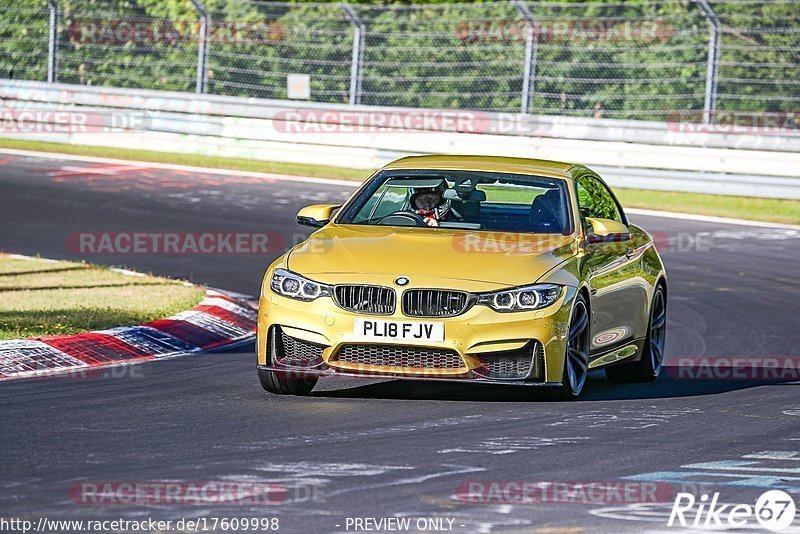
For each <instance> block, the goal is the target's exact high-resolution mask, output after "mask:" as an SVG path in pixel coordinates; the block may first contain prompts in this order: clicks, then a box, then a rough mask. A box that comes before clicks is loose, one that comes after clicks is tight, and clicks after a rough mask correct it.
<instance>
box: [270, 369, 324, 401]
mask: <svg viewBox="0 0 800 534" xmlns="http://www.w3.org/2000/svg"><path fill="white" fill-rule="evenodd" d="M293 374H294V373H292V372H291V371H289V372H285V371H267V370H265V369H259V370H258V381H259V382H261V387H262V388H264V390H265V391H269V392H270V393H275V394H277V395H308V394H309V393H311V390H312V389H314V386H315V385H317V378H316V377H302V376H292V375H293Z"/></svg>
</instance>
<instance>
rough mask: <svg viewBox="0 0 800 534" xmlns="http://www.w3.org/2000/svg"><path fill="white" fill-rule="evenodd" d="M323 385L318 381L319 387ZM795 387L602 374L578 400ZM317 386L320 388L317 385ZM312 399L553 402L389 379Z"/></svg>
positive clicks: (507, 390)
mask: <svg viewBox="0 0 800 534" xmlns="http://www.w3.org/2000/svg"><path fill="white" fill-rule="evenodd" d="M323 384H324V382H323V381H320V385H323ZM778 384H783V385H797V384H800V383H798V382H797V381H796V379H791V380H789V379H787V380H783V381H781V380H778V379H775V380H697V379H682V378H676V377H673V376H669V375H667V376H661V377H659V378H658V380H656V381H655V382H649V383H638V384H615V383H612V382H610V381H608V380H607V379H606V378H605V375H604V373H603V372H602V371H598V372H594V373H591V374H590V375H589V377H588V378H587V382H586V386H585V389H584V391H583V394H582V395H581V397H580V401H613V400H645V399H666V398H677V397H696V396H703V395H719V394H722V393H728V392H731V391H738V390H742V389H748V388H753V387H759V386H765V385H778ZM318 387H319V386H318ZM311 395H312V396H314V397H327V398H373V399H397V400H401V399H403V400H448V401H479V402H529V401H549V400H552V398H551V397H549V396H548V395H547V394H546V393H545V392H543V391H541V389H540V388H536V387H515V386H493V385H489V384H458V383H452V382H424V381H417V382H415V381H407V380H389V381H386V382H379V383H372V384H366V385H356V386H354V387H343V388H337V389H329V390H320V389H317V390H315V391H314V392H313V393H312V394H311Z"/></svg>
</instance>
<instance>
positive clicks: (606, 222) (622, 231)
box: [586, 217, 631, 245]
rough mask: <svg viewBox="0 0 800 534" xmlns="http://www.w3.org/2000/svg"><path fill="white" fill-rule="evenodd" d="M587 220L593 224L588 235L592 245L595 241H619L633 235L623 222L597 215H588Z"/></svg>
mask: <svg viewBox="0 0 800 534" xmlns="http://www.w3.org/2000/svg"><path fill="white" fill-rule="evenodd" d="M586 222H587V223H589V226H591V230H589V233H588V234H587V235H586V241H587V242H588V243H589V244H590V245H593V244H595V243H618V242H620V241H626V240H628V239H630V237H631V233H630V230H628V227H627V226H625V225H624V224H622V223H621V222H617V221H613V220H611V219H598V218H595V217H586Z"/></svg>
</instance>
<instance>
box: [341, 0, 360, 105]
mask: <svg viewBox="0 0 800 534" xmlns="http://www.w3.org/2000/svg"><path fill="white" fill-rule="evenodd" d="M342 11H344V16H345V17H347V20H348V21H350V23H351V24H352V25H353V57H352V60H351V63H350V105H351V106H355V105H357V104H360V103H361V78H362V76H363V75H362V70H361V69H362V67H363V65H364V23H363V22H361V19H360V18H358V15H357V14H356V12H355V11H353V8H352V7H350V6H349V5H348V4H346V3H342Z"/></svg>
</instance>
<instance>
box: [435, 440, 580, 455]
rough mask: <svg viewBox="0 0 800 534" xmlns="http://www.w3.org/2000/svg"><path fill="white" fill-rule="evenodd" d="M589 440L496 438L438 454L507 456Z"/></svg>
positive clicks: (440, 451)
mask: <svg viewBox="0 0 800 534" xmlns="http://www.w3.org/2000/svg"><path fill="white" fill-rule="evenodd" d="M588 439H589V438H588V437H584V436H580V437H578V436H575V437H565V438H546V437H540V436H522V437H496V438H491V439H485V440H481V441H478V442H476V443H472V444H468V445H463V446H459V447H455V448H450V449H441V450H439V451H437V452H438V453H439V454H491V455H505V454H514V453H516V452H523V451H535V450H539V449H541V448H544V447H552V446H554V445H574V444H576V443H580V442H581V441H583V440H588Z"/></svg>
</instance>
